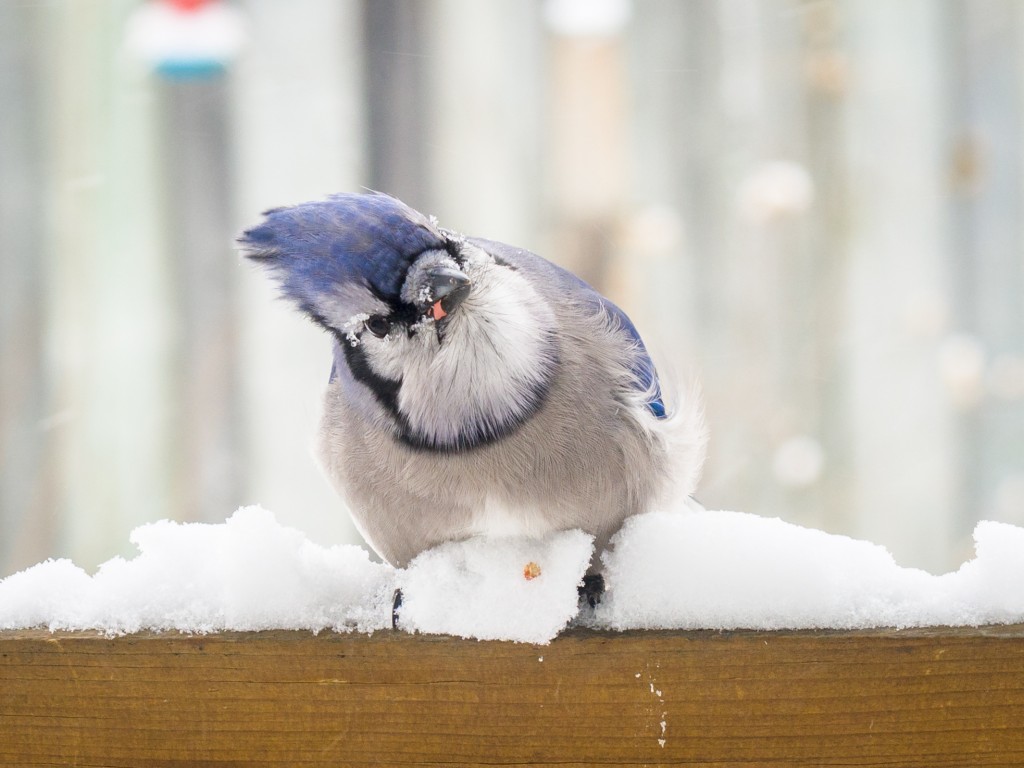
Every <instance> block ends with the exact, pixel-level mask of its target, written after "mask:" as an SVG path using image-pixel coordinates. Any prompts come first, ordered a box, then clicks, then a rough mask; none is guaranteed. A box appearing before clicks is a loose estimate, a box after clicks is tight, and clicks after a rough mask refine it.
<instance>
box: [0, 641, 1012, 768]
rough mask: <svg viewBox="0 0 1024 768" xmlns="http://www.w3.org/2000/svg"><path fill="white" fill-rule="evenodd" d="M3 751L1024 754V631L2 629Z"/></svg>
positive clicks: (845, 757) (12, 754) (125, 761)
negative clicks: (544, 638)
mask: <svg viewBox="0 0 1024 768" xmlns="http://www.w3.org/2000/svg"><path fill="white" fill-rule="evenodd" d="M0 761H2V762H3V764H4V765H5V766H9V768H22V767H23V766H24V767H27V766H40V765H70V766H76V765H83V766H84V765H90V766H91V765H104V766H125V768H128V767H131V768H134V767H135V766H139V765H147V766H168V767H170V766H181V765H189V766H241V765H244V766H262V765H267V766H270V765H295V766H298V765H302V766H342V765H370V764H373V765H396V766H397V765H441V764H443V765H461V766H469V765H538V766H540V765H560V766H582V765H611V764H614V765H621V766H628V765H652V766H653V765H690V766H697V765H712V764H713V765H763V766H792V765H814V766H827V765H844V766H854V765H857V766H887V768H898V767H899V766H927V768H943V767H945V768H963V766H969V765H1006V766H1009V765H1020V764H1021V762H1022V761H1024V629H1022V628H1021V627H991V628H983V629H961V630H951V629H934V630H909V631H903V632H895V631H871V632H817V633H815V632H728V633H719V632H630V633H622V634H619V633H610V634H597V633H586V632H570V633H568V634H566V635H564V636H562V637H558V638H556V639H555V640H554V641H553V642H552V643H551V644H550V645H547V646H531V645H521V644H516V643H500V642H478V641H475V640H459V639H455V638H447V637H430V636H415V635H407V634H404V633H393V632H380V633H376V634H374V635H372V636H366V635H336V634H333V633H326V632H325V633H322V634H320V635H318V636H313V635H311V634H309V633H307V632H261V633H227V634H217V635H210V636H205V637H204V636H191V637H183V636H179V635H174V634H170V635H168V634H164V635H150V634H142V635H133V636H128V637H122V638H116V639H109V638H104V637H99V636H96V635H93V634H88V633H71V634H69V633H57V634H53V635H51V634H49V633H46V632H3V633H0Z"/></svg>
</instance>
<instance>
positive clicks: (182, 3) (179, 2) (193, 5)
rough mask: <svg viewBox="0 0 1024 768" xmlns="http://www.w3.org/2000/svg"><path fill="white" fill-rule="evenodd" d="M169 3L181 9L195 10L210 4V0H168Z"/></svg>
mask: <svg viewBox="0 0 1024 768" xmlns="http://www.w3.org/2000/svg"><path fill="white" fill-rule="evenodd" d="M166 1H167V4H168V5H173V6H174V7H175V8H177V9H178V10H179V11H195V10H198V9H199V8H202V7H203V6H204V5H206V4H208V3H209V2H210V0H166Z"/></svg>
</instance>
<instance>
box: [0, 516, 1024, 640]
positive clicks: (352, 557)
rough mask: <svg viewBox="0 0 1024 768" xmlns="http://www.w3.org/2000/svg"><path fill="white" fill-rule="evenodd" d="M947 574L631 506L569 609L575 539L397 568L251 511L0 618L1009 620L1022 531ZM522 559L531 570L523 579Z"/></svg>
mask: <svg viewBox="0 0 1024 768" xmlns="http://www.w3.org/2000/svg"><path fill="white" fill-rule="evenodd" d="M974 540H975V545H976V556H975V558H974V559H973V560H970V561H969V562H967V563H965V564H964V565H963V566H961V567H960V569H959V570H958V571H956V572H954V573H948V574H945V575H942V576H933V575H931V574H928V573H926V572H924V571H919V570H915V569H910V568H901V567H900V566H898V565H896V563H895V561H894V560H893V558H892V556H891V555H890V554H889V553H888V552H887V551H886V550H885V549H884V548H883V547H880V546H878V545H875V544H871V543H869V542H865V541H857V540H854V539H850V538H847V537H844V536H834V535H830V534H827V533H824V532H822V531H816V530H812V529H808V528H801V527H799V526H796V525H792V524H789V523H785V522H782V521H781V520H777V519H766V518H761V517H757V516H756V515H750V514H744V513H739V512H694V511H685V512H672V513H667V512H654V513H650V514H646V515H639V516H636V517H633V518H631V519H629V520H628V521H627V522H626V525H625V526H624V527H623V529H622V531H620V532H619V534H618V535H617V536H616V538H615V539H614V540H613V543H614V549H613V550H612V551H610V552H609V553H606V554H605V556H604V558H603V560H604V573H605V578H606V581H607V584H608V586H609V591H608V592H607V593H606V595H605V598H604V602H603V603H602V604H601V605H600V606H598V608H597V609H596V610H595V611H590V610H589V609H588V610H586V611H585V612H584V614H583V615H581V616H577V592H576V588H577V585H578V584H579V583H580V581H581V579H582V577H583V574H584V573H585V572H586V569H587V567H588V565H589V561H590V557H591V555H592V552H593V541H592V539H591V537H590V536H588V535H586V534H584V533H582V532H580V531H566V532H562V533H556V534H552V535H550V536H547V537H544V538H542V539H484V538H475V539H470V540H468V541H464V542H457V543H451V544H445V545H443V546H440V547H437V548H435V549H433V550H429V551H427V552H424V553H423V554H422V555H420V556H419V557H417V558H416V559H415V560H414V561H413V562H412V563H411V564H410V565H409V567H408V568H406V569H404V570H397V571H396V570H395V569H393V568H391V567H389V566H386V565H381V564H379V563H374V562H371V560H370V557H369V555H368V554H367V552H366V551H365V550H364V549H362V548H360V547H356V546H335V547H330V548H327V547H322V546H319V545H316V544H314V543H312V542H310V541H309V540H308V539H306V537H305V536H304V535H303V534H302V533H301V532H299V531H297V530H295V529H293V528H288V527H285V526H282V525H280V524H279V523H277V521H276V520H275V519H274V516H273V515H272V514H271V513H269V512H267V511H265V510H263V509H260V508H259V507H245V508H243V509H240V510H238V511H237V512H236V513H235V514H234V515H232V516H231V517H230V518H229V519H228V520H227V521H226V522H225V523H222V524H218V525H209V524H199V523H190V524H179V523H171V522H167V521H161V522H158V523H152V524H150V525H144V526H142V527H140V528H137V529H135V531H133V532H132V534H131V541H132V542H133V543H134V544H135V545H136V546H137V547H138V549H139V554H138V555H137V556H136V557H134V558H132V559H131V560H124V559H122V558H114V559H112V560H110V561H108V562H106V563H104V564H103V565H101V566H100V568H99V570H98V571H97V572H96V574H94V575H92V576H90V575H88V574H87V573H86V572H85V571H84V570H82V569H81V568H79V567H78V566H76V565H74V564H73V563H72V562H71V561H69V560H47V561H46V562H44V563H40V564H38V565H35V566H33V567H31V568H28V569H27V570H24V571H21V572H20V573H16V574H14V575H12V576H9V577H8V578H6V579H4V580H2V581H0V629H21V628H29V627H46V628H48V629H50V630H78V629H95V630H99V631H102V632H106V633H108V634H111V635H117V634H124V633H129V632H136V631H140V630H145V629H149V630H178V631H182V632H190V633H206V632H216V631H221V630H261V629H282V628H289V629H306V630H311V631H314V632H316V631H320V630H323V629H331V630H336V631H343V632H344V631H357V632H373V631H375V630H378V629H385V628H390V626H391V599H392V595H393V593H394V590H395V588H396V587H397V586H401V588H402V592H403V595H404V601H403V607H402V614H401V620H402V627H403V629H405V630H408V631H418V632H426V633H439V634H451V635H458V636H462V637H470V638H479V639H502V640H515V641H519V642H529V643H538V644H544V643H547V642H549V641H550V640H551V639H552V638H554V637H555V636H556V635H557V634H558V633H559V632H560V631H562V630H563V629H564V628H565V627H566V626H568V625H569V624H570V623H571V622H574V621H576V622H578V623H581V624H585V625H587V626H592V627H596V628H603V629H614V630H625V629H643V628H652V629H653V628H659V629H669V628H679V629H736V628H751V629H804V628H836V629H851V628H867V627H882V626H884V627H917V626H940V625H945V626H965V625H968V626H977V625H981V624H999V623H1012V622H1020V621H1024V528H1019V527H1015V526H1012V525H1006V524H1003V523H994V522H982V523H979V524H978V526H977V528H976V529H975V532H974ZM527 564H536V565H537V566H538V569H539V575H537V576H536V577H531V578H524V573H523V569H524V566H525V565H527Z"/></svg>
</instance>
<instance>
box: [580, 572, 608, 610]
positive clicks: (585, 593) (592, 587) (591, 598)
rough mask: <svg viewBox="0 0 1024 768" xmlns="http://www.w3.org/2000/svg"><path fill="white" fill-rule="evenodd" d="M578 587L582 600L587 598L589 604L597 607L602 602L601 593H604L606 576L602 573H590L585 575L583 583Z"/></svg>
mask: <svg viewBox="0 0 1024 768" xmlns="http://www.w3.org/2000/svg"><path fill="white" fill-rule="evenodd" d="M578 589H579V593H580V600H586V601H587V605H589V606H590V607H591V608H596V607H597V604H598V603H600V602H601V595H603V594H604V576H602V575H601V574H600V573H588V574H587V575H586V576H584V577H583V583H582V584H581V585H580V586H579V588H578Z"/></svg>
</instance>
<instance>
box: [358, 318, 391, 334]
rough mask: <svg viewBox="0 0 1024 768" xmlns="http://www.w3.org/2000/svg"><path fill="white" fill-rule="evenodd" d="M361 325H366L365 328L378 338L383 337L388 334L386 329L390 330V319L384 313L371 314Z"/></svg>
mask: <svg viewBox="0 0 1024 768" xmlns="http://www.w3.org/2000/svg"><path fill="white" fill-rule="evenodd" d="M363 325H364V326H365V327H366V330H368V331H369V332H370V333H372V334H373V335H374V336H376V337H377V338H378V339H383V338H384V337H385V336H387V335H388V331H390V330H391V321H390V320H389V319H388V318H386V317H384V315H372V316H370V317H368V318H366V322H365V323H363Z"/></svg>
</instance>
